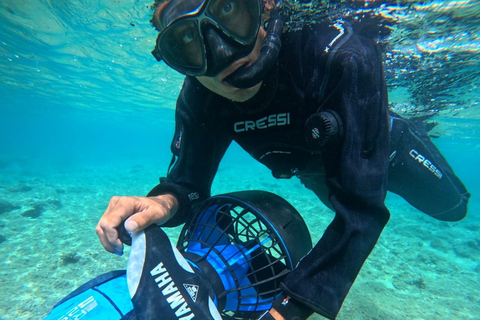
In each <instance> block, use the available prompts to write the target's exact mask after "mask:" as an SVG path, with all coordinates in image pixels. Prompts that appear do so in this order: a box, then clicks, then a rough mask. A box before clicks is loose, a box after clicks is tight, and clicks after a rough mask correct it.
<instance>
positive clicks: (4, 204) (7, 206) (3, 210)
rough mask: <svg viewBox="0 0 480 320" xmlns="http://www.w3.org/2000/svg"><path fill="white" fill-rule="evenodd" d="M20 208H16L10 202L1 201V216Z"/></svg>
mask: <svg viewBox="0 0 480 320" xmlns="http://www.w3.org/2000/svg"><path fill="white" fill-rule="evenodd" d="M19 208H20V207H19V206H15V205H13V204H11V203H10V202H8V201H5V200H0V214H2V213H7V212H10V211H12V210H15V209H19Z"/></svg>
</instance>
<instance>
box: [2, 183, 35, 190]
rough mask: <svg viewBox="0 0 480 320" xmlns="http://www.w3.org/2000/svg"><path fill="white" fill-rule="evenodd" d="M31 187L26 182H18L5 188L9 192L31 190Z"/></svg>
mask: <svg viewBox="0 0 480 320" xmlns="http://www.w3.org/2000/svg"><path fill="white" fill-rule="evenodd" d="M32 189H33V188H32V187H31V186H29V185H27V184H18V185H16V186H12V187H9V188H7V191H9V192H28V191H31V190H32Z"/></svg>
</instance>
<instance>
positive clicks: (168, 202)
mask: <svg viewBox="0 0 480 320" xmlns="http://www.w3.org/2000/svg"><path fill="white" fill-rule="evenodd" d="M177 207H178V202H177V199H176V198H175V197H174V196H173V195H171V194H164V195H160V196H156V197H119V196H115V197H113V198H112V199H110V203H109V204H108V208H107V210H106V211H105V213H104V214H103V216H102V218H101V219H100V221H99V222H98V224H97V227H96V228H95V232H96V233H97V236H98V238H99V239H100V242H101V243H102V246H103V247H104V248H105V250H107V251H108V252H111V253H115V254H116V255H119V256H121V255H122V254H123V243H122V242H121V241H120V239H119V237H118V231H117V229H116V228H118V227H119V226H121V224H122V223H124V222H125V229H126V230H127V231H128V232H133V231H140V230H143V229H145V228H146V227H148V226H150V225H151V224H154V223H157V224H162V223H165V222H167V221H168V220H169V219H170V218H172V217H173V216H174V215H175V213H176V212H177Z"/></svg>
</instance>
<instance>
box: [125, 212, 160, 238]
mask: <svg viewBox="0 0 480 320" xmlns="http://www.w3.org/2000/svg"><path fill="white" fill-rule="evenodd" d="M159 209H163V210H159ZM167 219H168V212H166V210H164V207H158V206H157V207H151V208H148V209H146V210H144V211H141V212H138V213H136V214H134V215H132V216H131V217H130V218H128V220H127V221H126V222H125V229H127V231H129V232H134V231H140V230H143V229H145V228H146V227H148V226H150V225H152V224H154V223H157V224H161V223H162V222H165V221H166V220H167Z"/></svg>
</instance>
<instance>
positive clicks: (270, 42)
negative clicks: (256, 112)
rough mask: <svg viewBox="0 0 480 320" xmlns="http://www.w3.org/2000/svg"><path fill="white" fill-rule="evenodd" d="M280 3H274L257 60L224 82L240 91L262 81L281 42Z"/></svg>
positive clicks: (284, 16)
mask: <svg viewBox="0 0 480 320" xmlns="http://www.w3.org/2000/svg"><path fill="white" fill-rule="evenodd" d="M282 7H283V4H282V3H281V1H278V2H277V3H276V6H275V8H274V9H273V11H272V17H271V18H270V20H269V21H268V28H267V35H266V36H265V39H264V40H263V43H262V49H261V52H260V56H259V57H258V59H257V60H256V61H255V62H254V63H253V64H251V65H250V66H249V67H240V68H238V70H236V71H235V72H234V73H232V74H231V75H229V76H228V77H227V78H226V79H225V82H227V83H228V84H230V85H231V86H234V87H236V88H240V89H246V88H251V87H253V86H255V85H256V84H257V83H259V82H260V81H262V80H263V78H264V77H265V75H266V74H267V72H268V71H269V70H270V69H271V68H272V66H273V64H274V63H275V60H276V59H277V56H278V53H279V52H280V48H281V47H282V41H281V39H280V37H281V35H282V32H283V26H284V25H285V20H286V17H287V15H286V13H285V10H283V8H282Z"/></svg>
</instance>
